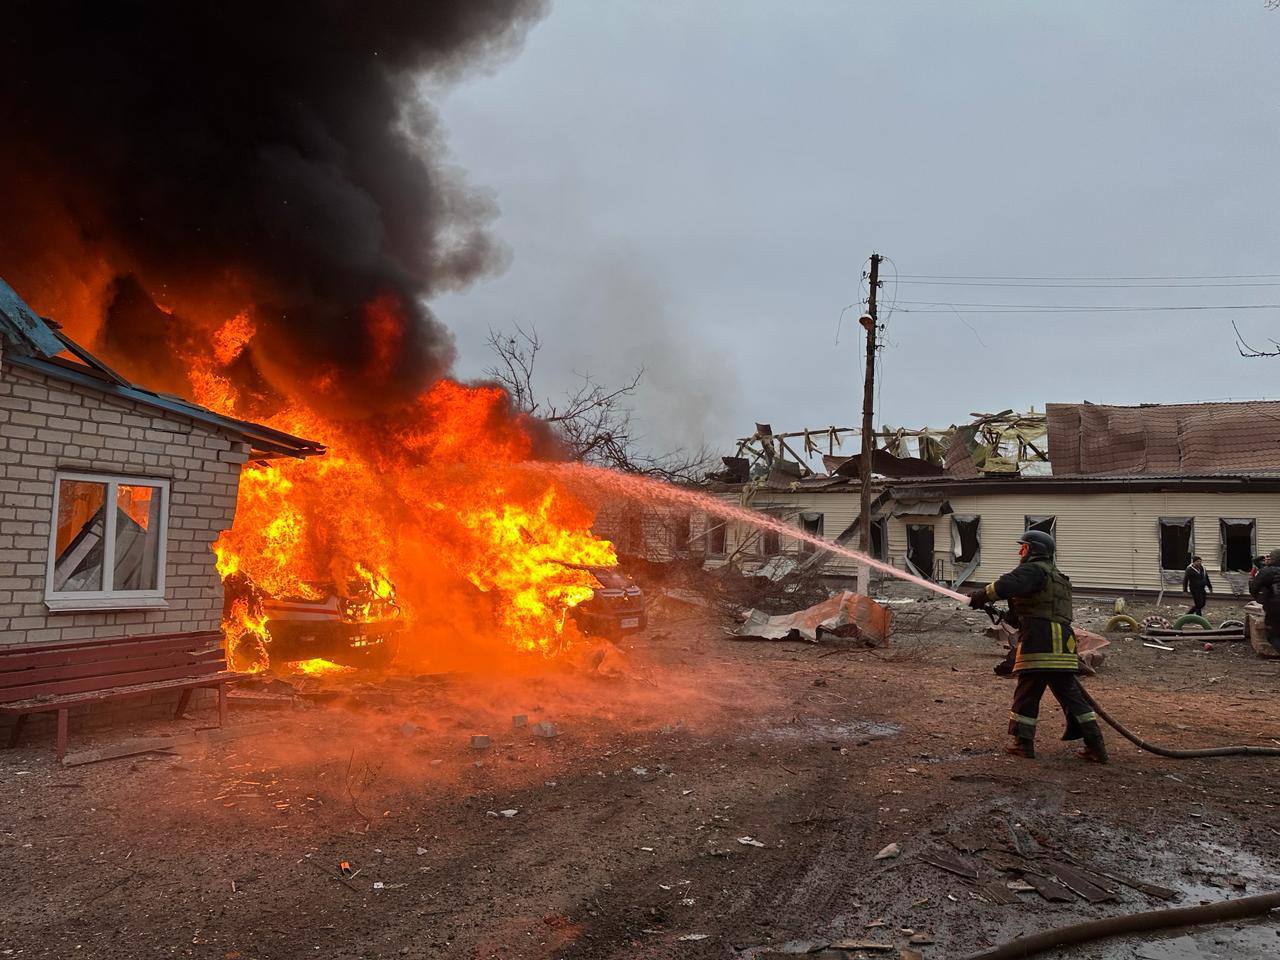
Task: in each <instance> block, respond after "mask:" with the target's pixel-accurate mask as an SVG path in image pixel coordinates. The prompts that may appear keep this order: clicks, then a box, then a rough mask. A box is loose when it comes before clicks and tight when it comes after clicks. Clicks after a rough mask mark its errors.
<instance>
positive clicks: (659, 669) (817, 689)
mask: <svg viewBox="0 0 1280 960" xmlns="http://www.w3.org/2000/svg"><path fill="white" fill-rule="evenodd" d="M896 609H897V611H898V614H899V619H898V623H899V629H898V633H897V635H896V636H895V637H894V640H893V643H892V645H891V646H890V647H889V648H887V649H880V650H866V649H860V648H856V647H848V646H833V645H829V644H821V645H807V644H803V643H785V642H783V643H766V642H742V641H734V640H728V639H725V638H724V636H723V632H722V630H721V628H720V626H719V625H718V624H715V623H711V622H708V621H707V620H706V619H705V617H704V616H703V615H702V614H700V613H699V612H698V611H694V610H689V609H685V610H684V611H681V610H680V609H679V608H676V607H672V608H670V609H668V610H667V612H666V614H665V615H662V616H660V617H655V622H654V624H653V626H652V627H651V629H650V630H649V631H648V633H647V634H646V635H644V636H641V637H637V638H635V639H633V640H631V641H629V642H627V643H626V644H625V647H626V649H627V653H628V657H629V659H628V660H627V661H626V662H625V663H623V662H621V661H619V660H618V659H616V658H610V659H609V660H608V661H606V663H605V664H602V667H603V668H604V672H605V674H607V675H601V674H600V673H599V672H584V671H583V670H582V669H581V668H580V667H579V668H575V669H572V670H569V669H565V670H554V669H548V670H546V671H544V672H543V673H541V674H540V675H538V676H531V677H526V678H523V679H518V680H517V679H507V680H493V679H485V678H482V677H478V676H456V677H451V678H446V679H439V678H434V679H413V678H395V679H391V680H385V681H379V682H371V681H369V679H368V678H362V677H346V678H342V679H341V680H338V681H329V682H328V683H329V685H330V686H331V687H334V688H336V689H338V690H341V691H344V693H343V695H342V696H340V697H338V698H337V699H333V700H330V701H328V702H311V701H306V702H304V703H302V704H300V705H299V706H298V707H296V708H292V709H283V710H281V709H268V708H262V707H249V706H238V707H236V708H235V709H234V712H233V726H235V727H238V728H240V729H242V730H251V731H252V733H251V734H249V735H246V736H242V737H239V738H238V739H232V740H226V741H223V742H204V741H200V742H197V743H195V744H190V743H188V744H186V745H184V746H182V747H181V748H180V750H179V751H178V752H176V753H174V754H172V755H167V754H152V755H147V756H141V757H134V758H125V759H116V760H109V761H104V762H101V763H96V764H88V765H83V766H76V767H66V768H64V767H61V766H57V765H55V764H54V762H53V755H52V749H51V744H50V743H49V742H48V741H47V740H46V739H45V738H44V737H43V736H42V737H40V738H38V739H34V738H33V739H32V740H31V741H30V742H27V743H24V744H23V745H22V746H21V747H20V748H19V749H17V750H13V751H7V752H3V753H0V802H2V805H0V956H3V957H9V956H13V957H25V958H34V957H58V958H71V957H94V958H97V957H103V958H116V957H130V958H132V957H162V956H163V957H202V958H203V957H212V958H224V960H238V958H244V960H250V958H271V960H274V958H295V957H296V958H301V957H325V958H330V957H333V958H347V957H422V958H426V957H431V958H437V957H441V958H455V957H456V958H476V960H480V958H565V960H575V958H622V957H627V958H650V957H680V958H706V957H716V958H732V957H769V956H771V955H778V954H783V955H785V954H787V953H796V952H802V951H805V950H817V949H819V948H820V947H821V946H822V945H823V944H828V943H832V942H838V941H846V940H853V941H871V942H874V943H878V944H885V945H891V946H892V947H893V951H892V952H877V953H868V954H865V955H867V956H888V957H897V956H899V953H898V950H900V949H902V948H907V949H909V950H917V951H919V952H920V954H921V955H922V956H923V957H926V958H940V957H960V956H963V955H965V954H966V953H968V952H970V951H972V950H975V949H977V948H979V947H982V946H986V945H990V944H994V943H999V942H1002V941H1004V940H1006V939H1008V938H1010V937H1013V936H1015V935H1017V934H1020V933H1026V932H1030V931H1035V930H1040V929H1044V928H1047V927H1051V926H1055V925H1059V924H1063V923H1067V922H1071V921H1075V920H1079V919H1087V918H1095V917H1102V916H1108V915H1114V914H1119V913H1123V912H1129V911H1137V910H1147V909H1153V908H1155V907H1160V906H1165V905H1169V904H1175V905H1176V904H1182V905H1185V904H1194V903H1197V902H1200V901H1202V900H1216V899H1222V898H1227V897H1233V896H1241V895H1247V894H1252V893H1259V892H1264V891H1272V890H1276V889H1277V888H1280V879H1278V878H1277V870H1276V866H1277V864H1278V863H1280V816H1278V815H1277V809H1276V803H1277V801H1278V799H1280V797H1278V796H1277V782H1278V779H1277V772H1280V761H1274V760H1266V759H1261V758H1257V759H1255V758H1250V759H1230V760H1222V759H1218V760H1195V761H1182V762H1177V761H1170V760H1164V759H1160V758H1158V757H1155V756H1152V755H1149V754H1143V753H1139V752H1138V751H1137V750H1136V749H1135V748H1133V747H1132V746H1130V745H1129V744H1127V743H1125V742H1122V741H1121V740H1120V739H1119V737H1116V736H1114V735H1113V736H1111V737H1110V738H1109V742H1110V745H1111V750H1112V757H1113V762H1112V763H1111V765H1109V766H1106V767H1097V766H1091V765H1086V764H1084V763H1082V762H1081V761H1079V760H1077V759H1076V758H1075V756H1074V752H1073V749H1072V748H1071V747H1069V746H1068V745H1066V744H1062V743H1059V742H1058V741H1057V740H1056V736H1057V733H1058V731H1059V730H1060V725H1059V724H1060V720H1061V715H1060V713H1058V711H1057V708H1056V706H1054V705H1053V704H1052V703H1051V702H1046V705H1045V709H1044V711H1043V714H1042V715H1043V716H1044V717H1045V721H1044V723H1043V725H1042V734H1041V739H1040V751H1041V757H1040V759H1038V760H1036V761H1034V762H1029V761H1025V760H1017V759H1013V758H1009V757H1006V756H1004V755H1003V754H1001V752H1000V747H1001V746H1002V745H1003V743H1004V741H1005V731H1004V723H1005V717H1006V714H1007V710H1008V701H1009V697H1010V694H1011V692H1012V684H1011V683H1010V682H1009V681H1005V680H1000V679H997V678H995V677H994V676H993V675H992V673H991V667H992V666H993V664H994V663H995V662H996V661H997V659H998V658H999V652H998V651H997V650H996V648H995V645H994V643H993V642H992V641H991V640H989V639H987V638H986V637H984V636H982V634H981V632H980V628H981V626H982V623H983V621H982V620H980V619H979V618H978V616H977V615H969V614H967V613H965V614H955V613H954V608H953V606H952V605H950V604H948V603H946V602H945V601H927V602H921V603H913V604H905V605H900V606H898V607H897V608H896ZM1106 612H1107V611H1106V610H1105V607H1104V606H1103V605H1102V604H1090V603H1089V602H1087V601H1085V602H1084V603H1082V604H1080V619H1081V621H1082V622H1083V623H1084V624H1085V625H1086V626H1093V627H1095V628H1096V627H1098V626H1100V624H1101V621H1102V620H1103V619H1105V614H1106ZM1140 612H1146V611H1145V610H1141V611H1140ZM1238 612H1239V608H1238V606H1233V605H1232V604H1230V603H1228V602H1225V601H1224V602H1220V603H1218V602H1215V603H1214V604H1211V607H1210V614H1211V616H1212V617H1214V619H1215V622H1216V620H1217V619H1222V618H1225V617H1227V616H1230V615H1235V614H1238ZM1176 647H1177V649H1176V650H1175V651H1174V652H1172V653H1167V652H1163V651H1158V650H1153V649H1149V648H1145V647H1143V646H1142V643H1141V641H1140V640H1138V639H1136V638H1132V637H1129V638H1121V637H1116V638H1114V642H1113V643H1112V645H1111V646H1110V647H1109V648H1108V658H1107V661H1106V664H1105V666H1104V667H1103V669H1102V671H1101V673H1100V675H1099V676H1098V677H1097V678H1095V679H1093V680H1091V681H1089V683H1088V685H1089V688H1090V690H1091V691H1093V692H1094V694H1095V695H1096V696H1097V697H1098V698H1099V700H1100V701H1102V702H1103V703H1104V704H1105V705H1106V706H1107V707H1108V708H1110V709H1111V710H1112V711H1113V712H1114V713H1115V714H1117V715H1118V716H1119V717H1121V718H1123V719H1124V720H1125V721H1127V722H1129V723H1130V724H1132V725H1133V726H1134V727H1135V728H1137V729H1139V730H1140V731H1141V732H1142V733H1144V734H1146V735H1148V736H1150V737H1151V738H1152V739H1155V740H1158V741H1161V742H1168V743H1173V744H1179V745H1206V744H1223V743H1248V744H1266V745H1274V744H1276V743H1280V717H1278V716H1277V710H1276V703H1277V695H1278V694H1280V664H1278V663H1277V662H1264V661H1261V660H1258V659H1256V658H1255V656H1254V655H1253V653H1252V651H1251V650H1250V649H1249V647H1248V646H1247V645H1246V644H1243V643H1227V644H1218V645H1216V646H1215V648H1214V649H1213V650H1210V651H1206V650H1204V649H1203V648H1202V644H1200V643H1197V642H1192V641H1181V640H1180V641H1177V642H1176ZM514 715H526V716H527V717H528V718H529V722H530V724H536V723H538V722H540V721H548V722H551V723H554V724H555V725H556V728H557V736H556V737H555V738H554V739H540V738H537V737H535V736H534V735H533V733H532V732H531V728H530V727H513V725H512V720H511V718H512V716H514ZM210 719H211V714H209V713H207V712H199V713H197V714H196V715H195V716H194V718H193V719H189V720H185V721H179V722H177V723H168V724H148V725H134V726H116V727H112V728H110V729H107V730H102V731H96V732H93V733H85V734H80V735H73V744H72V749H73V750H83V749H87V748H90V747H93V746H100V745H104V744H110V743H114V742H118V741H120V740H122V739H124V738H127V737H132V736H142V735H151V734H180V733H183V732H184V731H190V730H192V729H194V728H196V727H201V726H207V725H208V724H209V722H210ZM481 733H483V734H488V735H489V736H490V737H491V738H492V746H491V747H490V748H489V749H487V750H474V749H472V748H471V746H470V738H471V736H472V735H473V734H481ZM892 843H896V844H898V845H899V848H900V850H901V853H900V854H899V855H898V856H897V857H895V858H886V859H882V860H876V859H873V858H874V857H875V855H876V853H877V851H880V850H881V849H882V848H884V847H886V846H888V845H889V844H892ZM939 854H941V855H943V856H944V858H950V859H952V860H957V859H958V860H960V861H962V865H971V866H973V867H975V869H976V870H977V872H978V874H979V878H978V880H977V881H976V882H975V881H970V880H967V879H965V878H963V877H961V876H957V875H954V874H952V873H948V872H946V871H945V870H943V869H940V868H939V867H938V866H936V865H933V864H931V863H929V862H928V860H929V859H936V857H937V855H939ZM1068 859H1070V860H1072V861H1074V862H1075V863H1076V864H1077V865H1083V866H1084V867H1085V868H1087V869H1089V870H1093V871H1095V876H1098V875H1099V873H1098V872H1101V871H1105V872H1110V873H1113V874H1115V875H1116V876H1123V877H1125V878H1126V879H1128V880H1131V881H1134V882H1139V881H1145V882H1147V883H1150V884H1157V885H1160V886H1163V887H1167V888H1170V890H1172V891H1175V892H1176V896H1175V897H1174V899H1173V900H1171V901H1168V902H1166V901H1164V900H1162V899H1160V898H1158V897H1157V896H1153V895H1151V894H1149V893H1143V892H1140V891H1139V890H1136V889H1133V888H1131V887H1128V886H1122V885H1120V884H1119V883H1109V884H1108V885H1109V886H1111V887H1112V888H1113V889H1115V890H1117V891H1118V894H1117V896H1116V899H1114V900H1107V901H1105V902H1100V903H1095V904H1091V903H1089V902H1087V901H1086V900H1084V899H1082V898H1080V897H1078V896H1074V895H1071V896H1070V899H1068V900H1065V901H1061V902H1056V901H1050V900H1046V899H1045V898H1043V897H1042V896H1041V895H1040V894H1038V893H1035V892H1016V891H1010V890H1009V888H1008V886H1007V884H1008V882H1009V881H1010V880H1011V879H1013V878H1015V877H1016V876H1018V875H1020V874H1021V873H1023V872H1024V871H1030V872H1031V873H1032V875H1033V876H1034V874H1035V872H1037V871H1039V872H1043V869H1042V866H1043V864H1044V863H1046V862H1048V861H1058V862H1061V861H1065V860H1068ZM342 861H346V862H347V863H348V864H349V865H350V873H351V874H352V875H351V876H350V877H349V878H347V879H339V878H338V867H339V864H340V862H342ZM993 887H994V888H995V889H997V890H998V889H999V888H1001V887H1003V889H1004V890H1005V891H1007V893H1006V895H1005V896H1006V898H1011V899H1014V900H1015V901H1016V902H1013V903H1005V904H1002V903H999V902H997V900H998V899H1000V897H998V896H997V895H996V894H995V893H993V892H992V891H993ZM1278 933H1280V926H1278V925H1277V923H1276V922H1275V921H1274V920H1270V921H1262V922H1258V923H1237V924H1233V925H1227V926H1222V927H1214V928H1205V929H1203V930H1198V931H1191V932H1187V931H1180V932H1177V933H1174V934H1171V935H1169V936H1165V937H1160V938H1154V937H1148V938H1145V939H1142V940H1129V941H1123V942H1111V943H1109V944H1106V945H1096V946H1092V947H1082V948H1076V949H1075V950H1073V951H1071V952H1060V953H1056V954H1050V956H1060V957H1068V956H1069V957H1079V958H1085V957H1095V958H1102V957H1107V958H1112V957H1143V958H1149V960H1177V958H1183V957H1187V958H1190V957H1214V956H1222V957H1231V958H1233V960H1249V958H1254V957H1257V958H1262V957H1274V956H1277V955H1278V954H1280V936H1278V935H1277V934H1278ZM913 937H915V939H916V940H917V941H928V942H925V943H920V942H917V943H916V944H914V945H913V944H912V943H911V940H912V938H913ZM845 955H848V956H859V955H862V954H858V953H848V954H843V953H827V954H822V956H828V957H835V956H845ZM904 956H912V954H910V953H907V954H904Z"/></svg>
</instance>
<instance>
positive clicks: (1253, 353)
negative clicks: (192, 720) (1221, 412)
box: [1231, 0, 1280, 357]
mask: <svg viewBox="0 0 1280 960" xmlns="http://www.w3.org/2000/svg"><path fill="white" fill-rule="evenodd" d="M1275 3H1276V5H1277V6H1276V9H1280V0H1275ZM1231 329H1232V330H1234V331H1235V332H1236V349H1237V350H1239V351H1240V356H1242V357H1280V340H1275V339H1273V338H1271V337H1267V339H1268V340H1269V341H1270V342H1271V344H1272V346H1274V347H1275V349H1274V350H1259V349H1257V348H1256V347H1252V346H1250V345H1249V344H1248V343H1247V342H1246V341H1245V339H1244V336H1243V334H1241V333H1240V328H1239V327H1238V326H1236V322H1235V321H1234V320H1232V321H1231Z"/></svg>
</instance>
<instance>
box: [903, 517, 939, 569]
mask: <svg viewBox="0 0 1280 960" xmlns="http://www.w3.org/2000/svg"><path fill="white" fill-rule="evenodd" d="M907 560H908V561H909V562H910V563H911V565H912V566H913V567H915V568H916V571H917V572H918V573H919V574H920V576H922V577H928V578H929V579H930V580H932V579H933V524H931V523H909V524H907Z"/></svg>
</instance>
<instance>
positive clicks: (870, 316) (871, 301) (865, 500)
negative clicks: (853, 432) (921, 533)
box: [858, 253, 883, 593]
mask: <svg viewBox="0 0 1280 960" xmlns="http://www.w3.org/2000/svg"><path fill="white" fill-rule="evenodd" d="M881 259H883V258H882V257H881V256H880V254H878V253H873V254H871V275H870V277H869V278H868V279H869V281H870V289H869V290H868V292H867V312H866V313H865V314H864V315H863V317H862V319H861V321H860V322H861V323H862V325H863V326H864V327H866V329H867V372H866V375H865V377H864V378H863V381H862V456H861V458H860V459H859V461H858V465H859V467H860V468H861V469H860V470H859V471H858V474H859V475H858V482H859V484H860V485H861V489H860V490H859V491H858V493H859V496H860V498H861V506H862V513H861V515H860V516H861V522H860V523H859V525H858V549H859V550H860V551H862V552H863V553H870V552H871V457H872V453H873V451H874V450H875V448H876V435H875V428H874V427H873V426H872V424H871V420H872V415H873V414H874V413H875V410H874V407H875V381H876V288H877V287H878V286H879V285H880V261H881ZM868 573H870V571H868ZM860 579H861V578H860ZM858 590H859V592H860V593H869V592H870V591H869V590H868V585H867V584H865V583H859V584H858Z"/></svg>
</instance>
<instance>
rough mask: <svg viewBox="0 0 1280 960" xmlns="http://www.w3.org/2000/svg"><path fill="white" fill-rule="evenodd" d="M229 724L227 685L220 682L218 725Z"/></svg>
mask: <svg viewBox="0 0 1280 960" xmlns="http://www.w3.org/2000/svg"><path fill="white" fill-rule="evenodd" d="M226 725H227V685H226V684H225V683H220V684H218V726H220V727H225V726H226Z"/></svg>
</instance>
